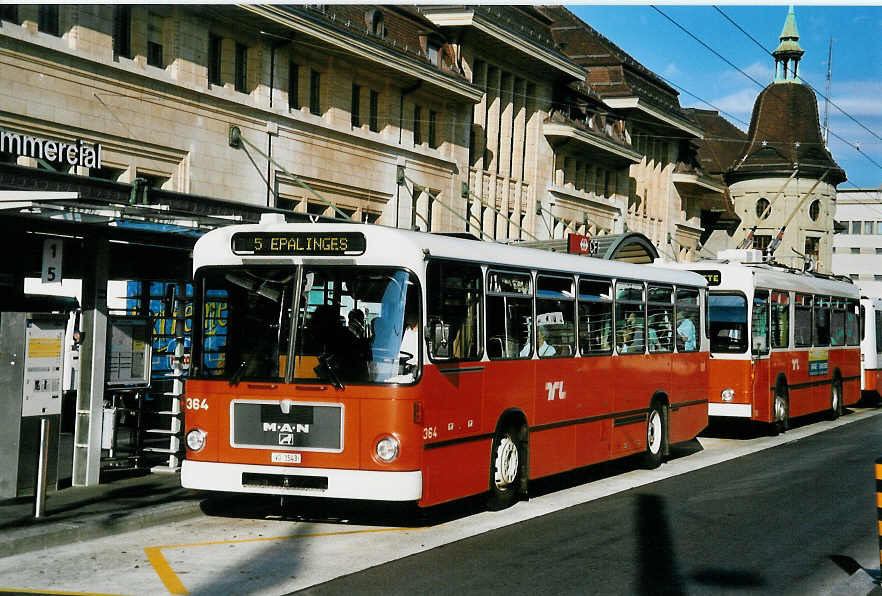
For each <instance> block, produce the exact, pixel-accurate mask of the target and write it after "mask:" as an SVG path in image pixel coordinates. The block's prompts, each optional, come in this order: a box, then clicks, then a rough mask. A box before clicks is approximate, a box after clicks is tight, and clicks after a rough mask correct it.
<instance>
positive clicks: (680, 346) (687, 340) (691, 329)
mask: <svg viewBox="0 0 882 596" xmlns="http://www.w3.org/2000/svg"><path fill="white" fill-rule="evenodd" d="M677 319H678V322H677V350H679V351H686V352H693V351H695V323H693V322H692V319H690V318H689V317H688V316H686V313H685V312H684V311H682V310H678V311H677Z"/></svg>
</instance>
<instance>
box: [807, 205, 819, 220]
mask: <svg viewBox="0 0 882 596" xmlns="http://www.w3.org/2000/svg"><path fill="white" fill-rule="evenodd" d="M820 215H821V201H818V200H814V201H812V204H811V205H809V217H810V218H811V220H812V221H818V217H820Z"/></svg>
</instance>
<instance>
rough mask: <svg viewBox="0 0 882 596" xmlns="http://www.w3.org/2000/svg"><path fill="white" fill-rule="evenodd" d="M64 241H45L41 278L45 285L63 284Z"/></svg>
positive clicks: (53, 239)
mask: <svg viewBox="0 0 882 596" xmlns="http://www.w3.org/2000/svg"><path fill="white" fill-rule="evenodd" d="M63 247H64V241H63V240H62V239H61V238H47V239H45V240H44V241H43V274H42V276H41V277H40V279H41V280H42V282H43V283H44V284H60V283H61V261H62V250H63Z"/></svg>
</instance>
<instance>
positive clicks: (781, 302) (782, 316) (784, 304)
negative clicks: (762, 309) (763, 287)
mask: <svg viewBox="0 0 882 596" xmlns="http://www.w3.org/2000/svg"><path fill="white" fill-rule="evenodd" d="M770 302H771V307H772V308H771V310H772V312H771V327H772V328H771V335H772V347H773V348H786V347H788V346H789V345H790V294H788V293H787V292H772V297H771V301H770Z"/></svg>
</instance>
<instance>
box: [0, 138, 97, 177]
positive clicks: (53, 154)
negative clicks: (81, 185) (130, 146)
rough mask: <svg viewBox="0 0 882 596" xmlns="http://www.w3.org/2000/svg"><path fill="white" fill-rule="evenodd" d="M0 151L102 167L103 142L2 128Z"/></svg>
mask: <svg viewBox="0 0 882 596" xmlns="http://www.w3.org/2000/svg"><path fill="white" fill-rule="evenodd" d="M0 153H12V154H14V155H18V156H19V157H31V158H34V159H45V160H46V161H50V162H61V163H63V164H67V165H69V166H83V167H86V168H100V167H101V144H100V143H86V142H85V141H83V139H75V140H74V141H72V142H65V141H51V140H49V139H43V138H40V137H32V136H30V135H22V134H17V133H14V132H9V131H7V130H3V129H2V128H0Z"/></svg>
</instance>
